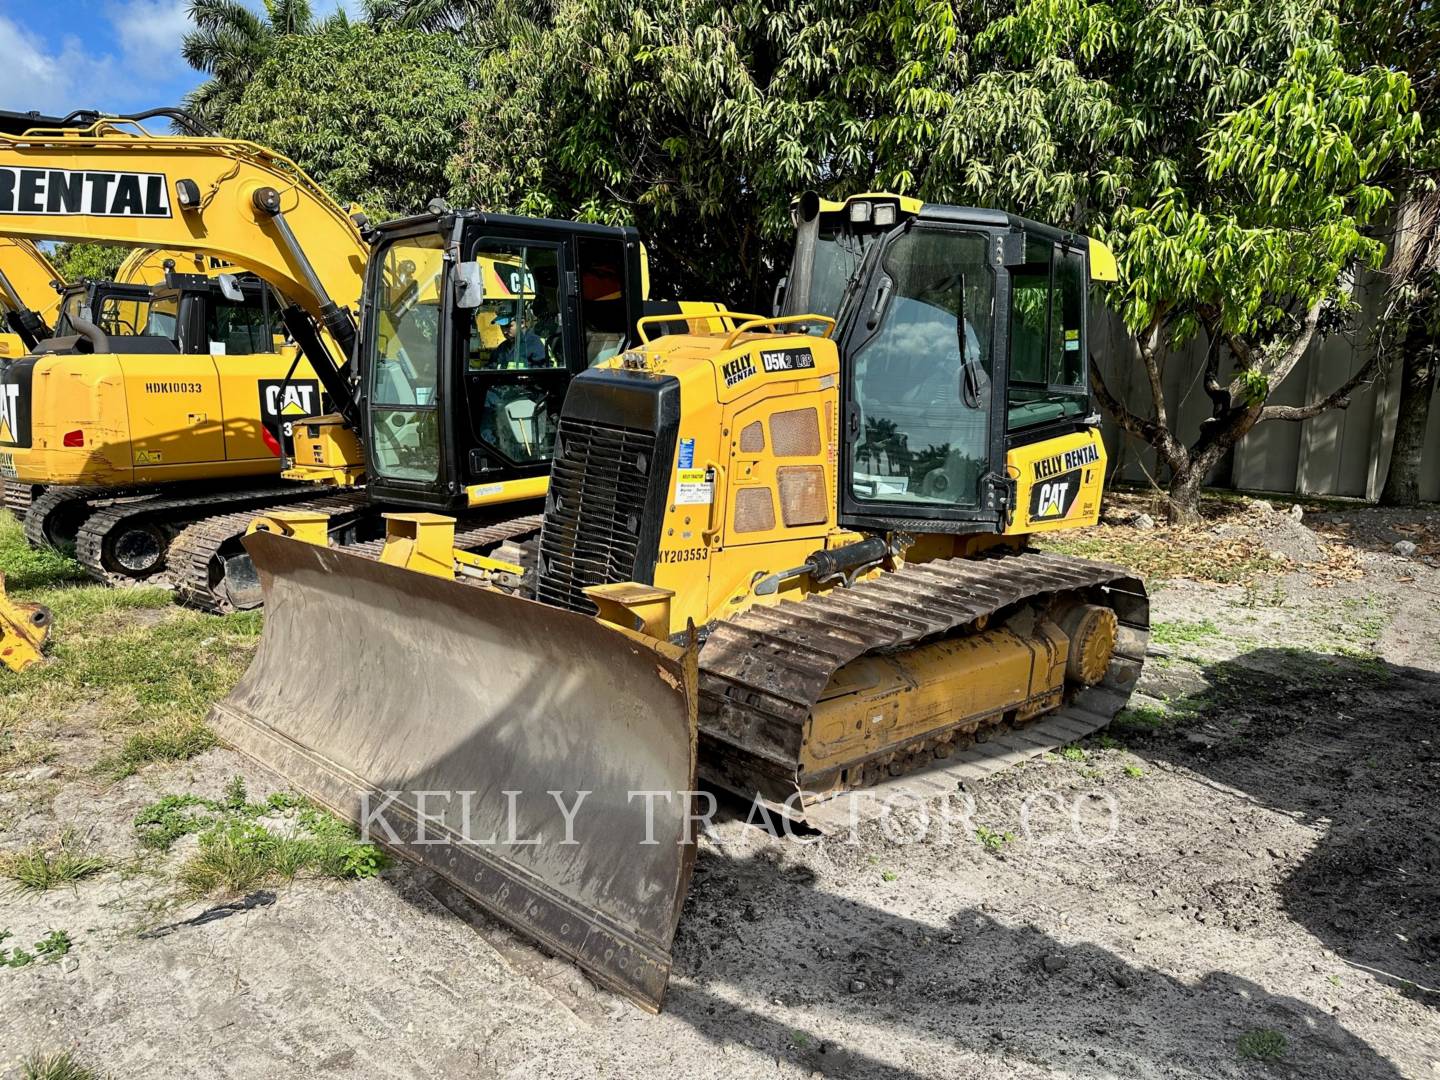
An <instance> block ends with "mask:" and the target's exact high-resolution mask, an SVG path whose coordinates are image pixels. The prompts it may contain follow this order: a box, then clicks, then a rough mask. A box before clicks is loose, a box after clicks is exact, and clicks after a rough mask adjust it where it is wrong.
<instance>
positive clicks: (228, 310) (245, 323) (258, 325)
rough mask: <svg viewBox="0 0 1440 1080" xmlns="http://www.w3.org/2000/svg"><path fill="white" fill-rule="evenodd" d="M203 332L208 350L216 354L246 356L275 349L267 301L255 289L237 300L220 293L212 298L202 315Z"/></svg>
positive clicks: (272, 325) (274, 328)
mask: <svg viewBox="0 0 1440 1080" xmlns="http://www.w3.org/2000/svg"><path fill="white" fill-rule="evenodd" d="M205 332H206V334H207V336H208V337H209V341H210V351H211V352H212V353H214V354H216V355H220V354H224V355H226V356H249V355H252V354H254V353H270V352H274V351H275V334H276V327H275V325H274V322H273V321H272V319H271V318H270V311H269V305H268V304H266V303H265V299H264V297H263V296H262V295H261V294H259V293H255V294H253V295H249V296H246V298H245V299H244V301H242V302H240V303H236V302H235V301H233V300H227V299H225V298H224V297H215V298H214V299H212V301H211V304H210V308H209V311H208V312H207V313H206V316H205ZM217 346H218V348H217Z"/></svg>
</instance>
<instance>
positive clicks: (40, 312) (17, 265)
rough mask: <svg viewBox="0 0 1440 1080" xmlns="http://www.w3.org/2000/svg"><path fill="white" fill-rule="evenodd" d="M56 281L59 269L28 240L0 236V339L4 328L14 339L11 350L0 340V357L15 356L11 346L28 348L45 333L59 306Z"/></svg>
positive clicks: (48, 329) (48, 330)
mask: <svg viewBox="0 0 1440 1080" xmlns="http://www.w3.org/2000/svg"><path fill="white" fill-rule="evenodd" d="M58 281H60V273H59V271H57V270H56V269H55V267H53V266H52V265H50V260H49V259H47V258H46V257H45V256H44V254H42V253H41V251H40V249H39V248H37V247H36V246H35V245H34V244H33V243H32V242H31V241H29V240H19V239H14V238H10V237H5V236H0V317H3V318H0V338H3V337H5V336H6V335H5V334H4V332H3V331H5V330H7V329H8V331H9V333H10V335H13V336H14V337H15V338H17V339H18V342H17V343H16V345H15V346H14V347H12V348H11V349H7V348H6V347H5V346H6V344H7V343H5V342H3V341H0V356H18V355H20V352H17V351H14V349H15V348H23V349H32V348H34V347H35V344H36V343H37V342H38V341H40V340H42V339H44V338H46V337H48V336H49V333H50V327H52V326H54V325H55V315H56V313H57V312H58V311H59V309H60V293H59V291H58V290H57V289H56V288H55V287H54V283H56V282H58Z"/></svg>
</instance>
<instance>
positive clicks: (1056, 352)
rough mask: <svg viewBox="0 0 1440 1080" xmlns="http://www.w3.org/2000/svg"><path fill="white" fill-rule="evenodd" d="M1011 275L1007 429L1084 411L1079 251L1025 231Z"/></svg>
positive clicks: (1086, 399) (1086, 405) (1083, 270)
mask: <svg viewBox="0 0 1440 1080" xmlns="http://www.w3.org/2000/svg"><path fill="white" fill-rule="evenodd" d="M1010 280H1011V310H1010V387H1009V428H1010V430H1011V431H1015V430H1017V429H1019V428H1024V427H1029V426H1031V425H1034V424H1043V423H1047V422H1050V421H1054V420H1063V419H1070V418H1075V417H1080V416H1084V415H1085V414H1086V413H1087V412H1088V411H1089V405H1090V397H1089V389H1088V387H1087V384H1086V356H1087V353H1086V350H1085V284H1086V265H1085V256H1084V254H1083V253H1082V252H1080V251H1074V250H1071V249H1068V248H1063V247H1059V246H1058V245H1055V244H1052V243H1050V242H1049V241H1047V240H1043V239H1040V238H1038V237H1028V238H1027V239H1026V242H1025V264H1024V265H1023V266H1019V267H1016V268H1014V269H1013V270H1012V271H1011V278H1010Z"/></svg>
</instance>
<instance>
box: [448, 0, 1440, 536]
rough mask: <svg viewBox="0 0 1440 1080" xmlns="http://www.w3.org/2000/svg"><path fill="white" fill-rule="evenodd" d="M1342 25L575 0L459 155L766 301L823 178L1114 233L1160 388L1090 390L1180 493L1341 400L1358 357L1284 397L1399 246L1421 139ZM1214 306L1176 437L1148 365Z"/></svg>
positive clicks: (700, 275) (1125, 300) (1197, 9)
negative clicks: (1249, 443) (1393, 243)
mask: <svg viewBox="0 0 1440 1080" xmlns="http://www.w3.org/2000/svg"><path fill="white" fill-rule="evenodd" d="M1397 2H1398V0H1397ZM1342 44H1343V42H1342V33H1341V26H1340V22H1339V20H1338V19H1337V17H1336V10H1335V7H1334V3H1333V2H1332V0H1278V2H1271V0H1219V2H1201V0H1167V2H1166V3H1164V4H1153V3H1149V2H1147V0H1109V2H1092V0H1022V2H1019V3H1015V2H1010V0H1005V2H1001V0H980V2H979V3H977V4H975V5H968V4H967V5H960V4H952V3H949V2H943V3H942V2H934V0H919V2H918V3H917V2H911V3H900V2H892V0H868V2H865V0H796V2H794V3H791V4H787V5H786V6H784V7H783V8H780V7H778V6H776V5H773V4H768V3H759V2H746V0H740V2H738V3H723V4H722V3H718V2H713V0H680V2H678V3H677V2H669V0H624V2H613V0H559V2H558V3H557V5H556V8H555V12H554V18H553V21H552V22H546V23H540V22H534V21H532V22H531V23H530V24H529V26H528V27H527V28H526V29H524V31H523V32H516V33H514V34H512V35H511V37H510V39H509V41H508V43H507V44H506V46H505V47H503V48H498V49H496V50H494V51H492V52H490V53H489V54H488V55H487V56H486V58H485V60H484V62H483V63H482V64H481V65H480V67H479V68H478V69H477V81H478V84H479V101H480V108H479V109H477V111H476V113H475V118H474V119H472V120H471V121H470V122H469V123H468V124H467V125H466V129H465V137H464V142H463V145H462V147H461V151H460V153H459V154H458V155H457V156H456V159H455V161H454V163H453V167H452V172H453V175H454V179H455V183H456V189H457V191H458V192H460V193H461V195H462V197H464V198H466V199H469V200H473V201H476V202H479V203H481V204H483V205H486V206H491V207H495V208H503V209H510V210H518V211H522V212H529V213H541V214H550V215H555V216H579V217H582V218H590V219H598V220H606V221H628V222H633V223H635V224H638V225H640V226H641V227H642V228H643V229H644V230H645V231H646V232H647V233H648V234H649V237H650V240H651V245H652V252H653V253H654V255H655V256H656V261H657V263H659V264H660V266H661V269H662V276H668V277H669V278H670V279H671V280H672V281H674V282H676V283H677V284H678V286H679V287H680V288H681V289H683V290H685V291H687V292H690V293H692V294H702V295H703V294H706V293H708V294H710V295H716V294H718V295H720V296H723V297H726V298H727V299H731V300H732V301H735V302H739V303H744V304H750V305H758V304H763V303H764V302H765V300H766V298H767V297H768V293H769V288H770V286H771V284H772V283H773V281H774V279H775V277H776V276H777V275H778V274H779V273H780V272H781V269H780V268H781V267H782V266H783V265H784V262H785V256H786V252H787V248H788V235H789V222H788V215H787V213H786V208H787V204H788V202H789V199H790V198H791V197H792V196H793V195H795V194H796V193H798V192H799V191H801V190H804V189H805V188H807V187H815V188H818V189H819V190H821V191H822V193H825V194H832V195H834V194H842V193H848V192H853V191H855V190H860V189H863V188H867V187H883V188H889V189H894V190H899V191H902V192H907V193H910V194H914V195H917V196H919V197H921V198H924V199H928V200H932V201H948V202H965V203H974V204H980V205H993V206H1002V207H1005V208H1006V209H1010V210H1013V211H1017V212H1020V213H1024V214H1028V215H1030V216H1034V217H1038V218H1041V219H1043V220H1048V221H1051V222H1053V223H1056V224H1060V225H1069V226H1072V227H1076V228H1079V229H1083V230H1085V231H1088V232H1090V233H1092V234H1095V235H1098V236H1100V237H1101V238H1103V239H1106V240H1108V241H1109V242H1110V244H1111V245H1112V247H1113V248H1114V250H1115V251H1116V254H1117V257H1118V258H1119V261H1120V266H1121V274H1122V280H1121V281H1120V283H1119V286H1118V288H1116V289H1114V290H1113V291H1112V293H1111V301H1112V303H1113V304H1114V305H1115V308H1116V310H1117V311H1119V312H1120V313H1121V314H1122V315H1123V317H1124V320H1125V323H1126V325H1127V326H1128V327H1129V328H1130V330H1131V332H1132V333H1133V335H1134V339H1135V346H1136V349H1137V351H1138V353H1139V355H1140V357H1141V361H1142V364H1143V366H1144V369H1145V373H1146V376H1147V379H1148V381H1149V384H1150V386H1151V388H1152V391H1153V394H1154V407H1153V411H1152V414H1151V415H1149V416H1141V415H1137V414H1135V413H1133V412H1131V411H1130V410H1128V409H1126V408H1125V407H1124V406H1123V405H1122V404H1121V403H1120V402H1119V401H1117V400H1116V399H1115V397H1114V396H1113V395H1112V394H1110V393H1109V391H1108V388H1107V387H1105V386H1104V384H1103V382H1099V381H1098V378H1097V387H1096V389H1097V394H1098V396H1099V397H1100V399H1101V401H1102V402H1103V403H1104V404H1105V405H1106V407H1107V408H1108V409H1109V410H1110V411H1111V412H1112V413H1113V414H1114V415H1115V416H1116V418H1117V420H1118V421H1119V423H1120V424H1121V426H1122V427H1124V428H1125V429H1126V430H1127V431H1129V432H1131V433H1132V434H1134V435H1136V436H1138V437H1140V438H1142V439H1144V440H1145V441H1146V442H1148V443H1150V444H1151V445H1152V446H1154V447H1155V449H1156V450H1157V452H1158V453H1159V456H1160V458H1161V460H1162V461H1163V462H1164V464H1165V465H1166V467H1167V469H1168V472H1169V481H1168V482H1169V485H1170V494H1171V512H1172V516H1173V517H1174V518H1176V519H1177V520H1186V519H1189V518H1192V517H1193V516H1194V514H1195V512H1196V507H1197V504H1198V496H1199V491H1200V486H1201V484H1202V483H1203V482H1204V479H1205V477H1206V475H1207V474H1208V473H1209V472H1210V471H1211V470H1212V469H1213V468H1214V467H1215V466H1216V464H1217V463H1218V462H1220V461H1221V459H1222V458H1223V457H1224V455H1225V453H1226V452H1227V451H1228V450H1229V449H1230V448H1231V447H1232V446H1233V445H1234V444H1235V442H1236V441H1238V440H1239V439H1240V438H1241V437H1242V436H1243V435H1244V434H1245V433H1246V432H1248V431H1249V430H1251V429H1252V428H1253V427H1254V426H1255V424H1257V423H1261V422H1264V421H1269V420H1275V419H1287V420H1300V419H1305V418H1307V417H1310V416H1314V415H1317V414H1318V413H1319V412H1321V411H1324V410H1325V409H1328V408H1332V407H1339V406H1343V405H1344V404H1345V403H1347V402H1348V398H1349V394H1350V393H1351V392H1352V391H1353V390H1354V389H1355V387H1356V386H1358V385H1360V384H1361V382H1363V381H1364V380H1365V379H1366V378H1367V377H1368V376H1369V374H1370V372H1369V371H1368V370H1362V371H1361V372H1358V373H1357V375H1356V377H1355V378H1353V379H1350V380H1347V381H1346V382H1345V383H1344V384H1342V385H1341V386H1338V387H1336V388H1335V389H1334V390H1333V391H1332V392H1331V393H1329V394H1327V395H1325V396H1324V397H1323V398H1321V399H1319V400H1317V401H1315V402H1311V403H1310V404H1308V405H1305V406H1299V407H1282V406H1278V405H1272V404H1269V402H1268V398H1269V396H1270V394H1271V392H1272V391H1273V390H1274V388H1275V387H1277V386H1279V385H1280V384H1281V383H1282V382H1283V381H1284V379H1285V378H1286V377H1287V376H1288V375H1289V374H1290V373H1291V372H1292V371H1293V370H1294V368H1295V366H1296V364H1297V363H1298V361H1299V359H1300V357H1301V356H1302V354H1303V353H1304V351H1305V349H1306V347H1307V346H1308V345H1309V343H1310V341H1311V340H1312V339H1313V337H1314V335H1315V334H1316V333H1317V332H1323V330H1324V329H1325V328H1328V327H1331V326H1334V325H1336V324H1337V323H1338V322H1339V321H1340V320H1341V315H1342V314H1343V311H1344V308H1345V306H1346V283H1347V281H1348V280H1349V278H1350V275H1351V274H1352V273H1353V271H1354V269H1355V268H1356V267H1357V266H1363V265H1368V266H1374V265H1376V264H1377V263H1378V262H1379V261H1380V260H1381V258H1382V257H1383V253H1384V246H1383V244H1382V243H1380V242H1379V241H1378V240H1377V239H1376V238H1375V237H1374V236H1373V235H1371V232H1370V230H1371V227H1372V224H1373V223H1374V221H1375V220H1376V218H1377V215H1380V214H1381V213H1383V212H1384V211H1386V210H1387V208H1388V207H1390V206H1391V205H1392V203H1393V191H1392V186H1391V185H1390V184H1389V183H1388V180H1389V178H1390V177H1391V176H1393V175H1394V168H1393V166H1394V164H1395V163H1396V162H1397V161H1401V160H1404V159H1405V158H1406V157H1407V156H1408V155H1410V154H1411V152H1412V151H1413V149H1414V146H1415V144H1416V142H1417V139H1418V137H1419V132H1420V124H1419V120H1418V118H1417V116H1416V114H1415V112H1414V99H1413V91H1412V89H1411V86H1410V83H1409V80H1408V79H1407V78H1406V76H1405V74H1404V73H1403V72H1401V71H1397V70H1394V69H1393V68H1392V67H1388V66H1386V65H1383V64H1372V63H1367V62H1364V61H1360V62H1356V61H1354V60H1352V59H1351V58H1349V57H1348V56H1347V55H1346V54H1345V52H1344V51H1343V48H1342ZM1202 331H1203V332H1204V333H1205V334H1206V335H1208V338H1209V341H1210V342H1211V343H1213V348H1211V349H1210V350H1209V364H1208V368H1207V370H1206V372H1205V375H1204V385H1205V389H1206V392H1207V393H1208V394H1209V396H1210V399H1211V401H1212V403H1213V416H1212V418H1211V420H1210V421H1209V422H1208V423H1207V424H1205V425H1204V427H1203V429H1202V431H1201V432H1200V434H1199V436H1198V437H1197V438H1196V439H1195V440H1193V441H1191V442H1189V443H1188V444H1187V443H1185V442H1182V440H1181V439H1180V438H1179V436H1178V435H1177V434H1176V433H1175V432H1174V430H1173V428H1172V425H1171V419H1170V417H1169V415H1168V413H1167V410H1166V403H1165V401H1164V398H1163V395H1162V394H1161V393H1160V387H1161V385H1162V380H1163V375H1164V369H1165V366H1166V361H1167V358H1168V357H1169V356H1171V355H1173V353H1174V351H1175V350H1176V349H1177V348H1178V347H1180V346H1182V345H1183V344H1185V343H1186V342H1188V341H1190V340H1191V339H1193V338H1194V337H1195V336H1196V335H1197V334H1199V333H1201V332H1202ZM1097 375H1098V373H1097Z"/></svg>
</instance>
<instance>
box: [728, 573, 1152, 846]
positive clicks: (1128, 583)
mask: <svg viewBox="0 0 1440 1080" xmlns="http://www.w3.org/2000/svg"><path fill="white" fill-rule="evenodd" d="M1066 593H1068V594H1075V593H1083V594H1086V595H1087V596H1088V597H1089V598H1090V599H1091V600H1092V602H1095V603H1100V604H1104V605H1106V606H1108V607H1110V608H1112V609H1113V610H1114V611H1115V613H1116V616H1117V618H1118V620H1119V633H1118V636H1117V641H1116V646H1115V652H1114V655H1113V656H1112V659H1111V662H1110V666H1109V669H1108V670H1107V672H1106V674H1105V676H1104V678H1103V679H1102V680H1101V682H1100V683H1099V684H1098V685H1096V686H1094V687H1091V688H1088V689H1085V690H1082V691H1080V692H1079V693H1076V694H1073V695H1072V696H1071V698H1070V699H1069V700H1067V702H1066V703H1065V705H1063V706H1062V707H1061V708H1060V709H1059V710H1057V711H1053V712H1050V713H1047V714H1044V715H1042V716H1040V717H1038V718H1036V719H1035V720H1034V721H1033V722H1032V723H1031V724H1030V725H1029V726H1028V727H1021V726H1013V725H1012V724H1010V723H1009V722H1008V718H1007V717H1005V716H997V717H995V718H993V721H992V722H991V723H989V724H988V725H987V726H985V727H982V728H980V729H979V730H977V731H975V732H973V733H969V732H967V737H970V736H971V735H972V734H973V740H974V742H975V743H976V744H978V745H977V747H976V748H975V749H965V738H962V739H960V740H958V741H957V740H954V739H942V740H937V739H936V738H935V736H936V735H937V734H945V733H944V732H938V733H937V732H928V733H926V734H925V735H924V736H922V737H920V738H914V739H911V740H910V741H909V742H908V743H899V744H896V745H892V746H887V747H885V748H883V750H880V751H878V752H877V753H875V754H872V755H870V756H868V757H866V758H865V759H863V760H860V761H854V762H850V763H847V766H846V772H847V773H850V774H852V775H853V774H854V773H855V771H856V770H857V769H858V770H860V775H861V777H862V779H860V780H859V782H856V781H855V780H852V781H850V782H849V783H848V784H847V787H849V788H851V789H852V790H851V791H849V792H847V793H846V794H842V795H838V796H836V797H834V798H831V799H828V800H825V801H821V802H816V803H813V804H810V805H807V806H806V807H805V812H804V816H805V819H806V820H807V822H811V823H819V822H823V821H826V820H829V821H834V820H849V819H850V814H851V813H852V807H851V806H850V805H849V802H851V801H853V800H854V790H853V789H856V788H860V787H863V786H865V785H866V784H868V783H870V782H873V780H874V779H875V778H878V776H879V775H884V776H886V777H893V776H899V777H903V778H904V779H903V780H902V781H901V782H899V783H896V784H891V783H887V784H886V789H885V790H886V792H887V794H891V793H894V792H896V791H899V790H902V789H903V790H906V791H907V792H908V793H910V794H915V795H926V796H937V795H940V794H943V793H945V792H953V791H954V790H956V786H957V783H958V782H959V781H961V780H964V779H967V778H978V777H980V776H983V775H985V774H986V773H988V772H993V771H995V770H996V769H999V768H1003V767H1005V766H1006V765H1009V764H1013V763H1014V762H1016V761H1019V760H1023V759H1024V758H1027V757H1034V756H1038V755H1039V754H1042V753H1044V752H1045V751H1046V750H1049V749H1052V748H1054V747H1055V746H1059V745H1063V744H1064V743H1067V742H1072V741H1073V740H1075V739H1077V738H1080V737H1081V736H1083V735H1086V734H1089V733H1090V732H1093V731H1097V730H1099V729H1100V728H1102V727H1104V726H1105V725H1106V724H1108V723H1109V721H1110V719H1111V718H1112V717H1113V716H1114V715H1115V714H1116V713H1117V712H1118V711H1119V710H1120V709H1121V708H1122V707H1123V706H1124V704H1125V702H1126V700H1128V698H1129V697H1130V693H1131V692H1132V690H1133V689H1134V686H1135V682H1136V680H1137V678H1138V677H1139V674H1140V669H1141V666H1142V664H1143V662H1144V658H1145V649H1146V646H1147V643H1148V641H1149V634H1150V622H1149V601H1148V599H1147V597H1146V594H1145V587H1144V585H1143V584H1142V583H1141V582H1140V580H1139V579H1138V578H1136V577H1135V576H1134V575H1133V573H1132V572H1131V571H1129V570H1126V569H1124V568H1123V567H1118V566H1111V565H1109V564H1106V563H1099V562H1091V561H1089V560H1086V559H1076V558H1068V557H1065V556H1061V555H1052V554H1048V553H1044V552H1035V551H1025V552H1017V553H1008V554H993V555H986V556H982V557H979V558H973V559H953V560H937V561H935V562H929V563H919V564H910V565H906V566H904V567H903V568H902V569H900V570H899V571H897V572H895V573H889V574H885V575H882V576H881V577H879V578H877V579H874V580H871V581H864V582H860V583H858V584H856V585H854V586H853V587H851V588H845V589H836V590H834V591H832V592H830V593H828V594H825V595H823V596H819V597H814V598H811V599H807V600H804V601H801V602H789V603H782V604H779V605H775V606H765V607H753V608H751V609H749V610H748V611H746V612H744V613H743V614H741V615H738V616H736V617H735V618H733V619H730V620H728V621H726V622H722V623H719V624H717V625H715V626H713V627H712V628H711V630H710V633H709V635H708V637H707V639H706V642H705V645H704V648H703V649H702V650H701V653H700V740H701V753H700V764H701V774H702V775H703V776H706V778H707V779H709V780H711V781H712V782H715V783H718V784H720V785H721V786H724V787H729V788H731V789H732V790H734V789H735V788H736V786H737V785H736V776H737V775H744V771H745V769H746V768H747V767H748V768H752V769H753V768H754V767H756V766H758V767H759V768H761V769H762V770H763V769H764V768H765V766H766V765H767V764H769V765H771V766H772V768H780V769H783V767H784V759H783V758H782V757H781V756H780V755H779V754H776V755H773V756H770V760H769V761H767V760H766V758H767V755H766V754H765V751H764V747H765V746H766V744H767V742H768V743H770V744H772V745H773V744H774V743H776V742H777V741H778V740H777V738H776V735H777V733H779V732H781V731H785V730H791V729H793V728H794V727H795V726H797V725H803V724H804V723H805V722H806V719H807V717H808V716H809V714H810V712H811V710H812V709H813V708H814V707H815V704H816V702H817V701H819V699H820V696H821V694H822V693H823V691H824V690H825V687H826V686H827V685H828V683H829V682H830V679H831V678H832V677H833V675H834V674H835V672H836V671H838V670H839V669H840V668H841V667H843V666H844V665H845V664H847V663H849V662H850V661H852V660H854V659H856V658H857V657H859V656H861V655H863V654H865V653H870V652H887V651H894V650H898V649H905V648H908V647H911V646H913V645H915V644H917V643H919V642H921V641H924V640H927V639H932V638H936V637H939V636H941V635H944V634H947V633H952V632H954V631H956V630H962V629H964V628H966V627H973V626H975V625H977V623H979V624H980V625H983V624H984V622H986V621H988V620H989V619H990V618H991V617H992V616H995V615H997V614H1002V615H1003V614H1004V613H1006V612H1007V611H1008V610H1009V609H1012V608H1015V607H1016V605H1020V604H1024V603H1027V602H1031V601H1037V600H1044V599H1046V598H1049V597H1054V596H1056V595H1059V594H1066ZM956 750H964V752H963V753H959V754H956V755H955V757H954V758H953V760H945V759H946V758H947V757H948V756H949V755H950V754H951V753H953V752H954V751H956ZM937 751H938V752H939V753H938V754H937ZM937 757H939V758H940V760H938V761H937V760H936V759H937ZM747 759H748V760H747ZM736 762H740V763H741V771H740V772H739V773H738V774H737V773H736V772H734V771H729V772H728V775H727V766H728V765H733V764H734V763H736ZM807 779H808V778H807ZM814 779H816V780H817V781H821V780H824V777H820V778H814ZM822 786H823V785H822ZM862 816H863V815H862Z"/></svg>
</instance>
